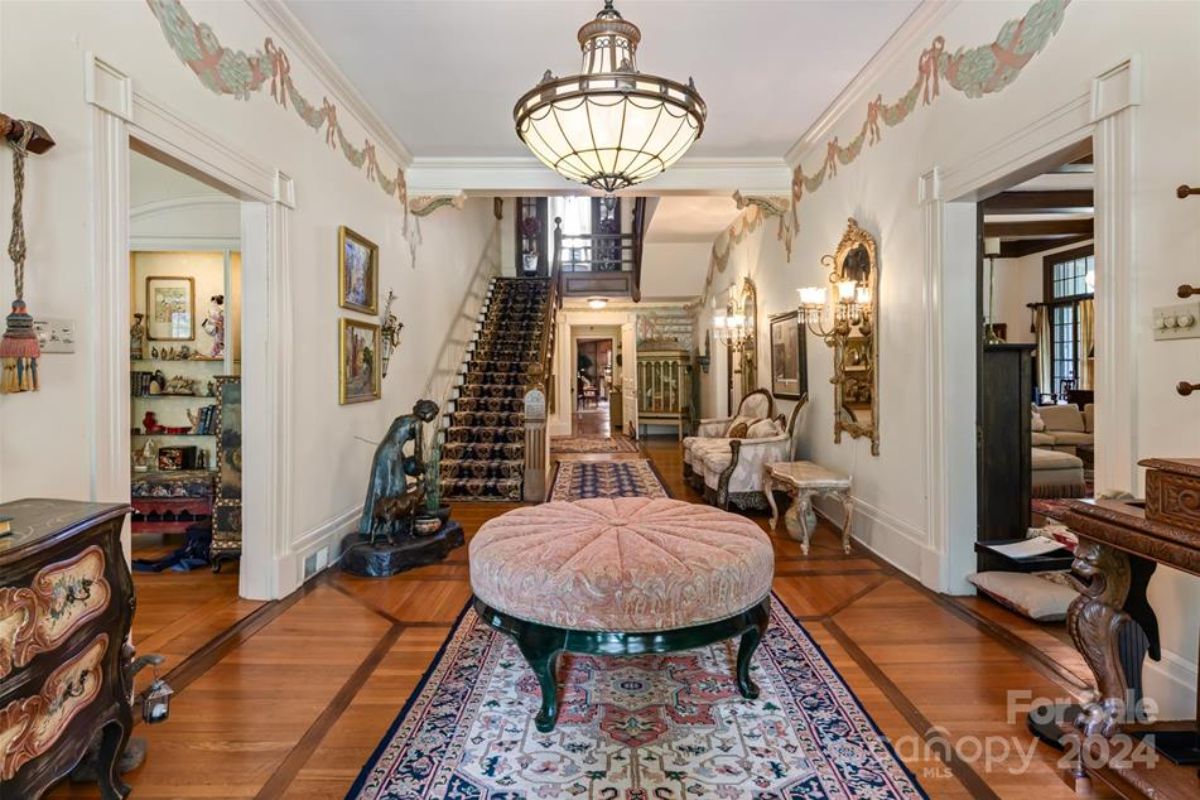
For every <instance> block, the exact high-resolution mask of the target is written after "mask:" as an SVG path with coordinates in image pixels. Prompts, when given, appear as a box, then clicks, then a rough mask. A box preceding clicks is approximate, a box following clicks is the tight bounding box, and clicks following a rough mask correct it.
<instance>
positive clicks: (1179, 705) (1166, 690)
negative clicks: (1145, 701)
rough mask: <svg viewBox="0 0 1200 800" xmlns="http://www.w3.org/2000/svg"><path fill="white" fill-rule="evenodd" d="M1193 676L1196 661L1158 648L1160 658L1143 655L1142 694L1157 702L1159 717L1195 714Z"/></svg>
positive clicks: (1169, 717)
mask: <svg viewBox="0 0 1200 800" xmlns="http://www.w3.org/2000/svg"><path fill="white" fill-rule="evenodd" d="M1196 680H1197V669H1196V665H1195V664H1193V663H1192V662H1190V661H1189V660H1188V659H1186V658H1184V657H1183V656H1181V655H1179V654H1178V653H1172V652H1171V651H1170V650H1163V651H1162V660H1161V661H1151V660H1150V659H1146V661H1145V663H1144V665H1143V667H1142V683H1143V686H1144V688H1145V692H1146V696H1147V697H1152V698H1154V701H1155V702H1156V703H1158V715H1159V718H1160V719H1169V720H1175V719H1192V718H1194V717H1195V714H1196Z"/></svg>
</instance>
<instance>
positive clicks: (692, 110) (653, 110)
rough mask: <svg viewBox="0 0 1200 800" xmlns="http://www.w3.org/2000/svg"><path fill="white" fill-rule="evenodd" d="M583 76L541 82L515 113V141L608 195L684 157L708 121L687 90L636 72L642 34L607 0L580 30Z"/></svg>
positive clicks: (696, 98)
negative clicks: (705, 121) (638, 47)
mask: <svg viewBox="0 0 1200 800" xmlns="http://www.w3.org/2000/svg"><path fill="white" fill-rule="evenodd" d="M578 38H579V45H580V48H581V49H582V50H583V66H582V71H581V72H580V74H578V75H569V76H567V77H565V78H556V77H554V76H553V75H552V74H551V73H550V70H546V74H545V76H544V77H543V78H542V80H541V82H540V83H539V84H538V85H537V86H535V87H534V88H533V89H531V90H530V91H528V92H526V93H525V95H524V96H522V97H521V99H520V100H518V101H517V105H516V108H514V109H513V118H514V119H515V120H516V125H517V136H518V137H520V139H521V141H522V142H524V143H525V144H526V146H528V147H529V149H530V150H532V151H533V154H534V155H535V156H537V157H538V159H539V160H541V162H542V163H543V164H545V165H546V166H548V167H550V168H551V169H553V170H554V171H555V172H557V173H559V174H560V175H562V176H563V177H565V178H567V179H568V180H572V181H577V182H579V183H585V184H587V185H588V186H591V187H593V188H596V189H601V190H603V191H604V192H606V193H610V194H611V193H612V192H615V191H617V190H618V189H624V188H626V187H628V186H632V185H634V184H636V183H641V182H642V181H645V180H648V179H649V178H653V177H654V176H655V175H658V174H659V173H660V172H663V171H664V170H666V169H667V168H668V167H670V166H671V165H672V164H674V163H675V162H676V161H677V160H679V158H680V156H682V155H683V154H684V153H686V152H687V150H688V148H690V147H691V146H692V143H693V142H695V141H696V140H697V139H699V138H700V134H701V133H703V132H704V120H705V117H706V116H707V114H708V110H707V107H706V106H705V105H704V100H703V99H702V98H701V97H700V94H699V93H698V92H697V91H696V86H695V84H694V83H693V82H692V79H691V78H688V82H687V84H686V85H685V84H682V83H676V82H675V81H672V80H668V79H667V78H660V77H657V76H655V75H648V74H645V73H641V72H638V70H637V61H636V53H637V46H638V42H639V41H641V38H642V34H641V31H639V30H638V27H637V26H636V25H634V24H633V23H632V22H628V21H626V20H625V19H623V18H622V17H621V14H620V13H619V12H618V11H617V10H616V9H614V8H613V4H612V0H605V3H604V8H603V9H602V10H601V11H600V13H599V14H597V15H596V18H595V19H593V20H591V21H590V22H588V23H586V24H585V25H584V26H583V27H582V28H580V29H579V36H578Z"/></svg>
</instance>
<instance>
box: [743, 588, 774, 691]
mask: <svg viewBox="0 0 1200 800" xmlns="http://www.w3.org/2000/svg"><path fill="white" fill-rule="evenodd" d="M750 616H751V619H752V621H753V622H754V627H753V628H750V629H749V630H747V631H746V632H745V633H743V634H742V641H741V642H740V643H739V644H738V653H737V684H738V691H739V692H741V693H742V697H745V698H747V699H749V700H756V699H758V686H757V685H756V684H755V683H754V681H752V680H751V679H750V659H751V658H753V657H754V651H755V650H757V649H758V645H759V643H760V642H761V641H762V640H763V637H764V636H766V635H767V623H768V622H770V620H771V598H769V597H768V598H767V599H765V600H763V601H762V603H760V604H759V605H757V606H755V607H754V608H753V609H752V610H751V611H750Z"/></svg>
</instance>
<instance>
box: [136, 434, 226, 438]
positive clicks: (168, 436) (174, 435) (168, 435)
mask: <svg viewBox="0 0 1200 800" xmlns="http://www.w3.org/2000/svg"><path fill="white" fill-rule="evenodd" d="M129 435H130V436H141V437H146V436H160V437H164V438H174V437H177V436H197V437H200V438H204V439H207V438H209V437H212V436H216V434H215V433H130V434H129Z"/></svg>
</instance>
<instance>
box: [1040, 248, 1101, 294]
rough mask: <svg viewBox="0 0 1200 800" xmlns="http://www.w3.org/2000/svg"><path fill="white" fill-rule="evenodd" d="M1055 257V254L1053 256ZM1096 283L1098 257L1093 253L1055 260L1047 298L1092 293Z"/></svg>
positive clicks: (1052, 265)
mask: <svg viewBox="0 0 1200 800" xmlns="http://www.w3.org/2000/svg"><path fill="white" fill-rule="evenodd" d="M1051 258H1055V256H1051ZM1095 285H1096V257H1095V256H1094V255H1092V254H1091V253H1088V254H1087V255H1081V256H1079V257H1077V258H1069V259H1067V260H1065V261H1053V262H1052V263H1051V274H1050V296H1049V297H1048V298H1046V299H1047V300H1061V299H1063V298H1067V297H1080V296H1083V295H1090V294H1092V291H1093V289H1094V287H1095Z"/></svg>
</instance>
